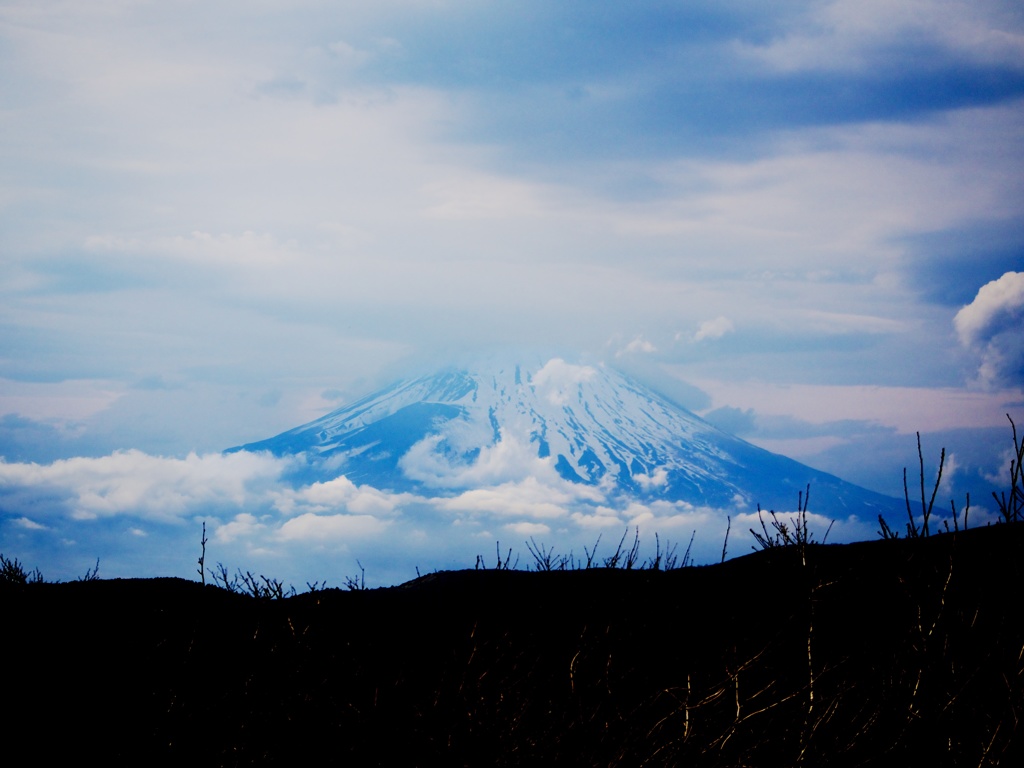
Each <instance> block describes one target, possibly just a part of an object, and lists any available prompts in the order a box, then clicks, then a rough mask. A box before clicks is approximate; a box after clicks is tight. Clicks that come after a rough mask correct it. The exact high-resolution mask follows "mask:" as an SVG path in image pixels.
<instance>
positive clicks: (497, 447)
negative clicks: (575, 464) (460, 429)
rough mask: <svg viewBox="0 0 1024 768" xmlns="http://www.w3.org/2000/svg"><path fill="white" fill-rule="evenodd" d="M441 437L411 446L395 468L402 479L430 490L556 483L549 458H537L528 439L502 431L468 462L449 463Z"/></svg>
mask: <svg viewBox="0 0 1024 768" xmlns="http://www.w3.org/2000/svg"><path fill="white" fill-rule="evenodd" d="M444 447H445V446H444V438H443V437H442V436H441V435H431V436H428V437H426V438H424V439H423V440H420V441H419V442H417V443H416V444H415V445H413V446H412V447H411V448H410V449H409V450H408V452H406V454H405V455H404V456H402V458H401V459H399V462H398V466H399V468H400V469H401V470H402V472H403V473H404V474H405V476H406V477H408V478H410V479H412V480H417V481H419V482H422V483H424V484H426V485H427V486H429V487H433V488H471V487H479V486H490V485H497V484H502V483H510V482H517V481H520V480H523V479H526V478H531V477H534V478H544V479H545V481H547V482H557V481H558V480H559V478H558V474H557V473H556V472H555V469H554V464H553V462H552V460H551V459H550V458H540V457H539V456H538V455H537V449H536V447H535V446H533V445H532V444H531V443H530V442H529V440H528V439H522V438H520V437H517V436H516V435H515V434H514V432H513V431H512V430H511V429H509V428H502V429H501V431H500V435H499V438H498V440H497V441H496V442H495V443H494V445H490V446H484V447H483V448H481V449H480V453H479V454H478V455H477V457H476V458H475V459H474V460H473V461H472V462H470V463H465V462H461V461H458V460H453V459H452V458H451V457H450V456H449V455H448V454H446V453H445V451H444Z"/></svg>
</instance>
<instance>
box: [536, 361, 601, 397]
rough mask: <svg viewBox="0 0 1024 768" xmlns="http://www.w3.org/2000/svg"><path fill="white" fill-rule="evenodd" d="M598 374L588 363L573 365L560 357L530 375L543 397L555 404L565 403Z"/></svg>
mask: <svg viewBox="0 0 1024 768" xmlns="http://www.w3.org/2000/svg"><path fill="white" fill-rule="evenodd" d="M596 375H597V371H595V370H594V369H593V368H591V367H590V366H587V365H572V364H571V363H567V362H565V360H562V359H561V358H559V357H556V358H553V359H551V360H549V361H548V362H547V363H545V364H544V365H543V366H542V367H541V369H540V370H539V371H537V372H536V373H535V374H533V376H531V377H530V383H531V384H532V385H533V386H534V387H535V388H536V389H537V392H539V393H540V394H541V396H542V397H546V398H547V399H548V401H549V402H551V403H552V404H554V405H565V404H566V403H568V402H569V400H571V399H573V398H574V397H575V395H576V393H577V392H578V391H579V386H580V385H581V384H583V383H584V382H586V381H589V380H590V379H592V378H593V377H594V376H596Z"/></svg>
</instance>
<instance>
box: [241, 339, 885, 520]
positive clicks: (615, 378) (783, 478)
mask: <svg viewBox="0 0 1024 768" xmlns="http://www.w3.org/2000/svg"><path fill="white" fill-rule="evenodd" d="M232 450H247V451H269V452H271V453H273V454H274V455H278V456H285V455H294V456H299V457H302V458H304V459H305V463H304V470H303V473H302V474H303V478H302V479H303V480H307V481H309V480H328V479H330V478H333V477H336V476H339V475H344V476H346V477H347V478H348V479H349V480H350V481H352V482H353V483H356V484H359V485H367V486H373V487H375V488H382V489H389V490H392V491H402V492H404V491H411V492H415V493H418V494H421V495H425V496H444V495H452V494H455V493H456V492H458V491H465V490H467V489H473V488H483V487H493V486H496V485H500V484H501V483H510V482H524V481H528V480H529V479H530V478H538V479H541V480H547V481H550V480H552V479H555V480H557V479H559V478H560V479H561V480H564V481H569V482H571V483H572V484H573V486H574V487H575V488H576V491H577V492H578V493H583V494H586V493H587V489H588V488H590V489H592V493H593V496H592V498H593V500H594V501H595V502H598V501H601V500H602V499H612V498H618V499H620V500H621V499H629V498H635V499H641V500H644V501H647V502H650V501H651V500H659V499H660V500H665V501H671V502H687V503H689V504H692V505H695V506H701V507H713V508H719V509H736V510H746V511H749V510H750V509H752V508H754V507H755V506H756V505H757V504H760V505H761V506H762V507H764V508H765V509H768V508H775V509H792V508H793V507H794V505H795V503H796V499H797V494H798V492H801V491H803V490H804V489H805V488H806V487H807V485H808V484H810V486H811V499H812V502H811V509H812V510H813V511H815V512H818V513H823V514H828V515H834V516H843V517H846V516H849V515H857V516H858V517H861V518H866V519H871V520H873V519H874V517H875V516H876V515H877V514H878V513H879V512H881V513H885V514H889V513H895V514H898V513H899V510H900V508H901V506H902V502H901V501H898V500H896V499H892V498H889V497H886V496H883V495H880V494H877V493H874V492H872V491H868V490H866V489H863V488H860V487H857V486H854V485H852V484H850V483H846V482H844V481H842V480H840V479H839V478H836V477H834V476H832V475H829V474H826V473H824V472H819V471H817V470H814V469H812V468H810V467H807V466H805V465H802V464H800V463H798V462H796V461H793V460H791V459H788V458H785V457H783V456H779V455H777V454H773V453H770V452H768V451H765V450H763V449H760V448H757V447H756V446H754V445H751V444H750V443H747V442H745V441H743V440H740V439H739V438H736V437H734V436H732V435H729V434H727V433H725V432H722V431H721V430H719V429H717V428H715V427H713V426H712V425H710V424H708V423H707V422H705V421H703V420H701V419H700V418H699V417H698V416H696V415H695V414H693V413H691V412H689V411H687V410H685V409H683V408H681V407H679V406H676V405H675V404H673V403H671V402H670V401H668V400H667V399H665V398H663V397H661V396H659V395H657V394H656V393H654V392H652V391H650V390H649V389H647V388H645V387H644V386H642V385H641V384H638V383H637V382H635V381H632V380H630V379H628V378H627V377H626V376H624V375H622V374H621V373H618V372H616V371H614V370H612V369H610V368H607V367H605V366H583V365H573V364H570V363H567V362H565V361H564V360H561V359H558V358H555V359H551V360H549V361H547V362H546V363H544V364H542V365H533V366H525V365H521V364H514V363H513V364H508V365H503V364H489V365H480V366H474V368H473V369H472V370H459V369H448V370H444V371H442V372H440V373H436V374H431V375H427V376H421V377H419V378H415V379H410V380H405V381H400V382H397V383H395V384H393V385H392V386H390V387H387V388H386V389H383V390H380V391H378V392H375V393H373V394H371V395H368V396H366V397H364V398H362V399H360V400H358V401H356V402H354V403H352V404H350V405H346V406H344V407H342V408H340V409H338V410H336V411H334V412H333V413H330V414H328V415H326V416H324V417H322V418H320V419H317V420H315V421H313V422H310V423H309V424H305V425H303V426H300V427H297V428H295V429H292V430H290V431H288V432H285V433H283V434H281V435H278V436H276V437H273V438H270V439H269V440H264V441H261V442H257V443H250V444H248V445H244V446H241V447H240V448H236V449H232Z"/></svg>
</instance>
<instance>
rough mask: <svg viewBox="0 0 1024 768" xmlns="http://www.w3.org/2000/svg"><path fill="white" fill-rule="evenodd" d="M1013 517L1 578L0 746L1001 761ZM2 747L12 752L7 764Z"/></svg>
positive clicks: (1006, 733) (1015, 756)
mask: <svg viewBox="0 0 1024 768" xmlns="http://www.w3.org/2000/svg"><path fill="white" fill-rule="evenodd" d="M1022 555H1024V526H1022V525H1019V524H1016V525H1000V526H995V527H992V528H986V529H979V530H973V531H969V532H967V533H960V534H944V535H941V536H935V537H932V538H929V539H923V540H915V541H905V540H899V541H882V540H879V541H875V542H867V543H863V544H853V545H845V546H837V545H829V546H811V547H809V548H808V549H807V551H806V564H804V563H803V562H802V558H801V553H800V551H799V550H798V549H796V548H785V549H773V550H768V551H764V552H759V553H756V554H752V555H749V556H747V557H741V558H738V559H735V560H732V561H730V562H727V563H724V564H722V565H714V566H706V567H698V568H685V569H681V570H676V571H668V572H665V571H624V570H597V569H595V570H587V571H571V572H552V573H523V572H512V571H462V572H448V573H438V574H433V575H430V576H425V577H423V578H420V579H417V580H416V581H413V582H410V583H409V584H406V585H403V586H400V587H394V588H389V589H381V590H370V591H362V592H358V591H357V592H347V591H345V592H343V591H335V590H326V591H321V592H317V593H310V594H304V595H300V596H297V597H292V598H288V599H283V600H257V599H255V598H251V597H246V596H244V595H240V594H233V593H230V592H227V591H224V590H221V589H218V588H215V587H211V586H206V587H203V586H201V585H200V584H198V583H192V582H187V581H182V580H177V579H147V580H142V579H139V580H131V579H129V580H113V581H89V582H75V583H67V584H29V585H22V586H12V585H4V586H3V588H2V590H0V619H2V622H3V624H2V626H3V631H2V632H0V651H2V659H3V664H4V669H3V696H2V701H3V704H2V706H3V716H2V738H3V742H4V754H5V756H6V757H11V756H14V755H19V754H20V755H22V756H23V758H22V759H21V760H19V761H17V764H27V765H32V764H36V765H43V764H48V765H59V764H69V763H70V761H71V760H73V761H74V764H81V763H82V762H83V761H85V763H86V764H88V762H90V758H93V759H95V760H96V761H97V762H98V764H102V765H159V764H167V765H180V766H206V765H254V764H257V765H321V764H330V765H353V766H363V765H387V766H406V765H408V766H413V765H424V766H427V765H452V766H460V765H472V766H479V765H487V766H492V765H493V766H502V765H517V766H538V765H554V764H558V765H579V766H611V765H617V766H640V765H651V766H665V765H680V766H691V765H693V766H741V765H749V766H788V765H796V764H800V763H805V764H807V765H811V766H848V765H849V766H853V765H858V766H859V765H864V766H869V765H870V766H875V765H877V766H882V765H885V766H916V765H928V766H979V765H997V764H999V765H1014V766H1015V765H1024V750H1022V746H1021V741H1022V739H1021V737H1020V736H1019V735H1018V730H1019V728H1020V726H1019V725H1018V719H1019V718H1020V717H1021V716H1022V715H1024V681H1022V674H1024V659H1022V653H1024V610H1022V609H1024V599H1022V595H1024V583H1022V579H1021V577H1022ZM10 764H12V765H13V764H15V763H10Z"/></svg>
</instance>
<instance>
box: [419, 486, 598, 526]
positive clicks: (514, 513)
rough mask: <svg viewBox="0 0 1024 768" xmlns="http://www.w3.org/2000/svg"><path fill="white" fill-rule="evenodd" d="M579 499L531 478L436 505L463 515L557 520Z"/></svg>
mask: <svg viewBox="0 0 1024 768" xmlns="http://www.w3.org/2000/svg"><path fill="white" fill-rule="evenodd" d="M566 485H568V483H566ZM580 487H581V488H583V487H585V486H580ZM577 498H578V497H577V496H575V495H573V494H570V493H567V492H566V489H565V488H563V489H556V488H553V487H552V486H550V485H546V484H543V483H541V482H540V481H539V480H538V479H537V478H534V477H528V478H525V479H524V480H520V481H518V482H513V483H503V484H501V485H498V486H495V487H492V488H476V489H474V490H470V491H465V492H463V493H461V494H459V495H458V496H455V497H454V498H449V499H437V500H435V501H434V504H435V505H436V506H437V507H438V508H440V509H443V510H446V511H448V512H459V513H462V514H479V515H498V516H502V517H525V518H538V519H557V518H561V517H565V516H567V515H568V514H569V509H568V506H569V505H570V504H571V503H572V502H573V501H575V500H576V499H577Z"/></svg>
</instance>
